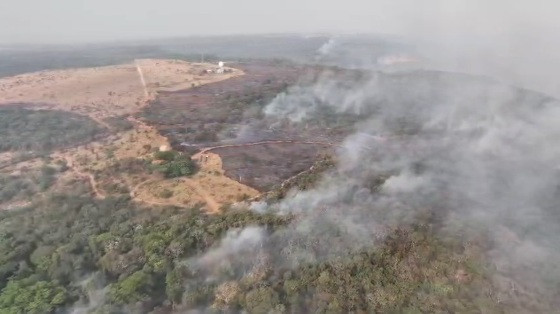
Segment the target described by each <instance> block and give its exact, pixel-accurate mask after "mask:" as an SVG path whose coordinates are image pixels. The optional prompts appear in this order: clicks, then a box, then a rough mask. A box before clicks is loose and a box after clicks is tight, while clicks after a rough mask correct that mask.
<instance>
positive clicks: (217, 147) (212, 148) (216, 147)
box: [198, 140, 340, 154]
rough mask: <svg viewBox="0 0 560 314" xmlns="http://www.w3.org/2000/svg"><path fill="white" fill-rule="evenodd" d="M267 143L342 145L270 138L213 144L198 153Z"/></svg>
mask: <svg viewBox="0 0 560 314" xmlns="http://www.w3.org/2000/svg"><path fill="white" fill-rule="evenodd" d="M266 144H307V145H324V146H331V147H340V145H338V144H333V143H329V142H321V141H299V140H268V141H260V142H252V143H243V144H226V145H218V146H211V147H206V148H203V149H201V150H200V152H199V153H198V154H204V153H207V152H210V151H213V150H215V149H219V148H230V147H247V146H258V145H266Z"/></svg>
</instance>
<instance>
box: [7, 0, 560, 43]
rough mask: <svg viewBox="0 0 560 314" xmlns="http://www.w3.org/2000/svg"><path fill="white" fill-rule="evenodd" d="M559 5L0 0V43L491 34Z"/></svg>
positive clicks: (395, 0) (409, 0) (542, 0)
mask: <svg viewBox="0 0 560 314" xmlns="http://www.w3.org/2000/svg"><path fill="white" fill-rule="evenodd" d="M559 9H560V5H559V4H558V1H555V0H536V1H528V0H509V1H508V0H484V1H482V0H344V1H329V0H282V1H279V0H274V1H270V0H197V1H193V0H0V43H64V42H90V41H113V40H121V39H150V38H159V37H172V36H173V37H174V36H188V35H207V34H240V33H284V32H304V33H313V32H346V33H348V32H361V33H405V34H409V33H412V34H414V33H422V34H424V35H426V34H427V33H429V32H443V33H445V32H450V33H453V32H455V31H461V32H465V31H466V32H471V33H475V34H476V33H485V32H491V33H499V32H503V31H507V30H509V29H511V28H512V27H522V26H523V25H524V24H538V25H541V26H544V25H548V26H554V25H555V26H557V25H558V22H556V20H557V17H556V15H557V14H558V12H559ZM533 26H534V25H533Z"/></svg>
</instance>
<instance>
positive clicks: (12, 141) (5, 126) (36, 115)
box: [0, 107, 105, 152]
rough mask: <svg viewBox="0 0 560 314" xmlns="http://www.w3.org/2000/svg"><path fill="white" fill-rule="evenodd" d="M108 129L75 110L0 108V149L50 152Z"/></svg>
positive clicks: (87, 139)
mask: <svg viewBox="0 0 560 314" xmlns="http://www.w3.org/2000/svg"><path fill="white" fill-rule="evenodd" d="M104 132H105V130H104V129H103V128H101V127H100V126H99V125H98V124H97V123H96V122H95V121H93V120H92V119H90V118H88V117H85V116H81V115H78V114H74V113H69V112H64V111H57V110H52V111H51V110H29V109H24V108H16V107H1V108H0V134H2V136H1V137H0V152H3V151H9V150H18V151H24V150H27V151H28V150H33V151H50V150H53V149H57V148H64V147H69V146H72V145H76V144H81V143H87V142H90V141H92V140H93V139H95V138H96V137H97V136H99V135H101V134H103V133H104Z"/></svg>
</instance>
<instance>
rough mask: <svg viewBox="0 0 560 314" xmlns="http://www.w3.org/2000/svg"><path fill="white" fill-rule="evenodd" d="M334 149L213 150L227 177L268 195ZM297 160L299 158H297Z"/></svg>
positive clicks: (258, 147)
mask: <svg viewBox="0 0 560 314" xmlns="http://www.w3.org/2000/svg"><path fill="white" fill-rule="evenodd" d="M330 151H331V147H330V146H327V145H320V144H297V143H283V144H263V145H254V146H241V147H224V148H218V149H215V150H213V152H214V153H216V154H218V155H220V156H221V157H222V160H223V165H224V169H225V171H226V175H227V176H228V177H230V178H232V179H234V180H238V181H239V182H241V183H243V184H246V185H249V186H251V187H253V188H256V189H258V190H260V191H266V190H269V189H271V188H272V187H273V186H275V185H278V184H280V183H282V182H284V181H285V180H287V179H289V178H291V177H293V176H295V175H297V174H298V173H300V172H302V171H305V170H307V169H309V168H310V167H311V166H312V165H313V164H314V162H315V161H316V160H317V159H318V158H320V156H322V155H324V154H327V153H329V152H330ZM294 156H296V158H294Z"/></svg>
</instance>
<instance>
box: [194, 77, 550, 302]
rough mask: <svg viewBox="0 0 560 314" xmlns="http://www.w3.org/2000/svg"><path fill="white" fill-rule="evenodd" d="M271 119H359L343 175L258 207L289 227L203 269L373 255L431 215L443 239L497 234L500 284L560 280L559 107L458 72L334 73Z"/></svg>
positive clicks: (236, 245) (281, 101) (231, 247)
mask: <svg viewBox="0 0 560 314" xmlns="http://www.w3.org/2000/svg"><path fill="white" fill-rule="evenodd" d="M264 112H265V114H266V115H267V116H268V117H269V118H272V117H277V118H288V119H290V120H292V122H294V123H300V122H305V121H309V120H314V119H320V118H322V117H323V115H324V112H329V113H330V114H334V115H343V114H350V115H354V116H356V117H359V119H358V122H357V123H356V124H355V125H354V126H353V127H354V129H355V132H354V133H353V134H352V135H350V136H348V137H347V138H346V139H345V140H344V142H343V143H342V145H341V148H340V149H339V150H338V151H337V153H336V155H337V160H338V165H337V167H336V168H335V169H334V170H331V171H329V172H328V173H325V174H324V175H323V177H322V179H321V180H320V182H319V183H318V184H317V186H316V187H315V188H313V189H311V190H307V191H292V192H290V193H289V194H288V195H287V196H286V198H285V199H284V200H282V201H281V202H280V203H277V204H272V205H269V206H268V207H265V206H264V204H262V203H259V204H256V205H255V206H254V208H256V209H258V211H259V212H263V211H266V212H274V213H276V214H278V215H287V214H294V215H295V216H296V217H297V218H296V219H295V220H294V222H292V223H291V225H289V226H288V227H286V228H285V229H281V230H278V231H275V232H272V233H268V232H265V231H264V230H262V229H255V228H254V227H250V228H248V229H245V230H243V231H236V233H235V236H234V237H232V234H228V236H226V238H225V239H224V240H223V241H222V243H221V245H220V246H219V247H218V248H217V249H216V250H214V251H210V252H209V253H208V254H206V255H205V256H203V257H201V258H200V259H199V263H201V264H204V265H214V264H215V263H216V261H223V260H227V261H228V263H232V264H237V266H236V268H235V269H237V270H240V269H242V270H243V271H234V272H233V273H235V274H236V275H235V276H243V274H245V273H246V272H247V271H248V270H250V269H252V268H254V267H255V263H256V261H261V262H262V260H263V258H262V256H267V258H266V261H267V262H266V264H267V265H269V266H268V267H273V268H278V267H289V268H294V267H298V266H301V265H304V264H306V263H318V262H321V261H325V260H330V259H334V258H337V257H340V256H345V255H347V254H350V253H352V252H359V251H360V250H363V249H367V248H372V247H375V246H376V243H377V242H378V241H379V240H382V239H383V238H384V237H385V235H386V233H387V230H388V229H389V228H391V227H392V226H395V225H399V224H407V223H411V222H414V220H415V219H416V217H417V216H418V214H419V213H421V212H423V211H426V210H428V211H430V212H434V213H436V214H438V215H439V216H440V219H441V221H442V224H443V227H442V230H453V229H452V226H456V225H463V226H469V225H474V226H477V228H478V230H488V231H489V232H490V234H492V237H493V238H492V239H491V240H492V241H491V242H492V243H494V247H493V249H492V251H491V252H490V253H489V255H490V256H491V258H492V260H493V262H494V263H495V265H496V269H497V274H498V275H503V276H504V277H507V278H510V279H508V280H517V282H521V283H522V284H523V285H524V286H525V287H526V288H527V289H529V290H531V291H543V290H544V288H543V285H542V281H539V280H540V278H538V277H536V275H542V270H543V269H547V271H548V273H547V276H549V278H550V277H551V278H560V274H559V273H558V271H554V261H557V260H558V258H559V256H558V254H557V253H556V252H558V249H560V247H559V245H558V234H559V233H558V231H560V215H559V213H558V208H559V205H560V198H559V197H558V195H559V194H558V192H559V188H560V171H559V160H560V124H559V123H558V121H560V102H558V101H557V100H555V99H553V98H551V97H548V96H546V95H544V94H540V93H536V92H532V91H529V90H525V89H519V88H516V87H513V86H509V85H505V84H502V83H499V82H497V81H495V80H492V79H489V78H484V77H473V76H468V75H462V74H455V73H445V72H434V71H413V72H400V73H391V74H387V73H381V72H370V73H369V74H368V75H365V76H355V77H354V79H352V78H349V77H348V76H345V75H337V74H336V73H333V72H326V73H324V74H323V75H322V76H320V77H319V78H318V79H317V81H316V82H315V83H314V84H307V85H301V86H294V87H292V88H290V89H289V90H288V91H287V92H286V93H283V94H281V95H279V96H278V97H276V98H275V99H274V100H273V101H272V102H271V103H270V104H269V105H268V106H267V107H266V108H265V109H264ZM450 228H451V229H450ZM451 232H453V231H451ZM240 243H243V244H244V245H240ZM257 244H258V245H257ZM239 265H243V267H240V266H239ZM210 267H211V266H210ZM230 275H231V273H230ZM235 276H234V277H235ZM511 278H514V279H511Z"/></svg>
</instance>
